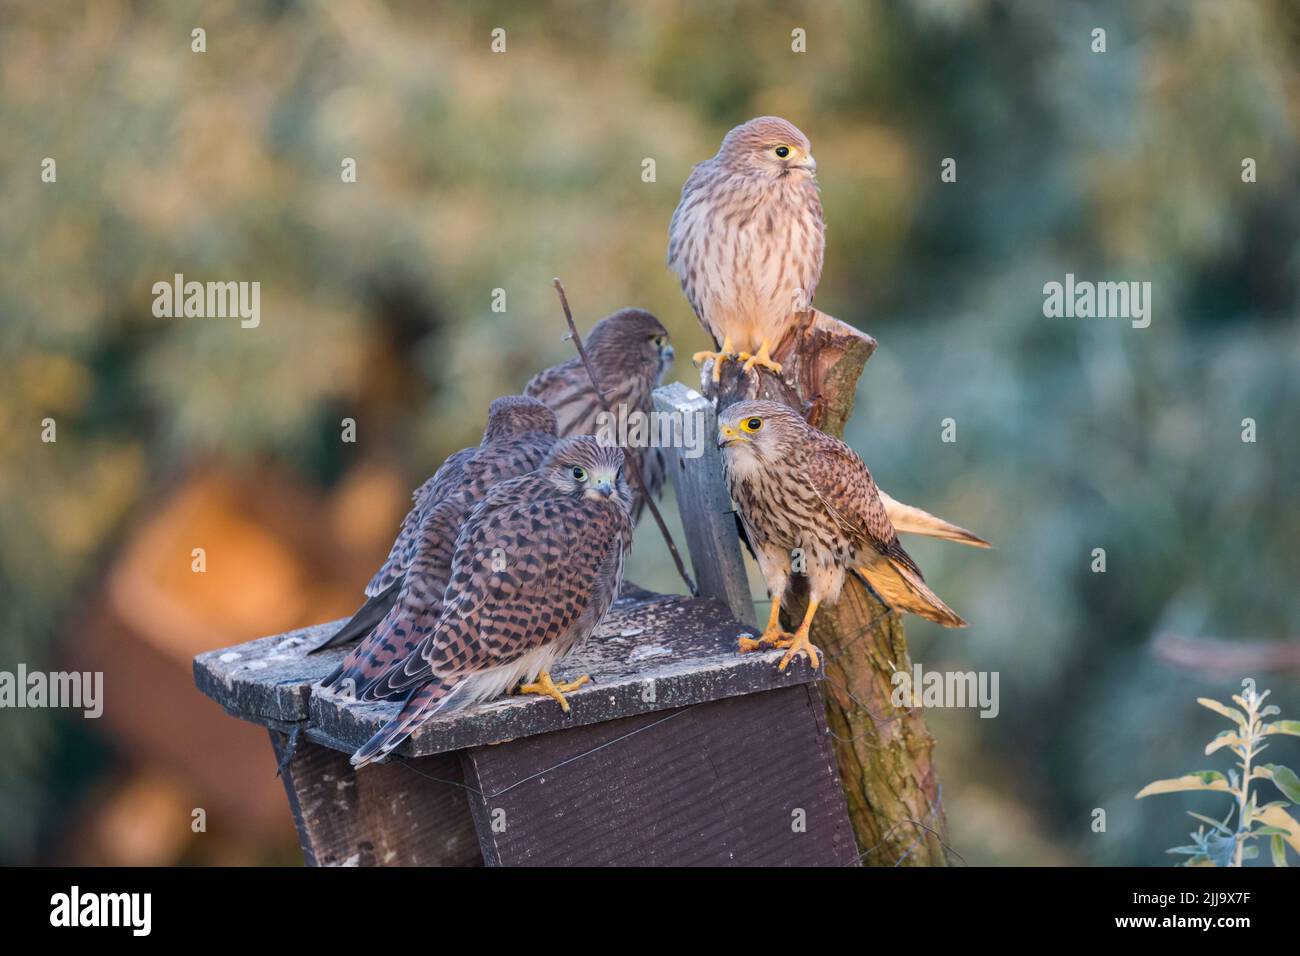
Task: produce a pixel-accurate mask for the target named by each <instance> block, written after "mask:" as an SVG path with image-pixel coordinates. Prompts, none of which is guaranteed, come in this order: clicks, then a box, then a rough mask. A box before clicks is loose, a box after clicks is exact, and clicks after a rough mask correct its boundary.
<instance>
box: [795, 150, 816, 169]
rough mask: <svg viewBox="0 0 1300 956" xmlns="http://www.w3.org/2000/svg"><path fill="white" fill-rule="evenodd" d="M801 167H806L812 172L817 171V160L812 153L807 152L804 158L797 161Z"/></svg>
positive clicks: (797, 164)
mask: <svg viewBox="0 0 1300 956" xmlns="http://www.w3.org/2000/svg"><path fill="white" fill-rule="evenodd" d="M795 165H796V166H798V167H799V168H800V169H806V170H808V172H810V173H816V172H817V160H815V159H813V154H812V153H807V154H806V155H805V156H804V158H803V159H802V160H800V161H799V162H797V163H795Z"/></svg>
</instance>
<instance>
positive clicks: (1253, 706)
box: [1137, 682, 1300, 866]
mask: <svg viewBox="0 0 1300 956" xmlns="http://www.w3.org/2000/svg"><path fill="white" fill-rule="evenodd" d="M1268 694H1269V692H1268V691H1264V692H1263V693H1262V694H1256V693H1255V691H1254V687H1253V682H1251V686H1250V688H1249V689H1248V690H1246V691H1244V692H1243V693H1242V694H1240V695H1234V696H1233V698H1232V700H1233V703H1235V704H1236V705H1237V707H1228V706H1227V705H1225V704H1221V703H1219V702H1218V701H1217V700H1210V699H1209V698H1208V697H1198V698H1197V699H1196V702H1197V703H1198V704H1200V705H1201V706H1202V707H1208V708H1209V709H1210V710H1212V711H1214V712H1215V713H1216V714H1219V715H1220V716H1222V717H1226V718H1227V719H1228V720H1230V721H1232V722H1233V723H1234V724H1236V729H1235V730H1225V731H1223V732H1222V733H1220V734H1219V735H1218V736H1217V737H1215V738H1214V739H1213V740H1212V741H1210V743H1209V745H1208V746H1206V748H1205V753H1206V756H1208V755H1210V754H1212V753H1214V752H1215V751H1217V750H1222V749H1223V748H1225V747H1227V748H1229V749H1230V750H1231V751H1232V752H1233V753H1234V754H1236V755H1237V767H1236V769H1233V770H1229V771H1228V775H1227V776H1226V777H1225V776H1224V775H1223V774H1221V773H1219V772H1218V771H1217V770H1198V771H1196V772H1195V773H1189V774H1187V775H1185V776H1182V777H1176V778H1174V779H1172V780H1157V781H1155V782H1154V783H1149V784H1147V785H1146V786H1145V787H1143V788H1142V790H1141V791H1140V792H1139V793H1138V795H1137V799H1139V800H1141V799H1142V798H1143V797H1149V796H1152V795H1153V794H1157V793H1177V792H1180V791H1184V790H1209V791H1212V792H1216V793H1224V794H1227V795H1229V796H1230V797H1232V800H1233V802H1232V806H1230V807H1229V808H1228V813H1227V815H1226V816H1225V817H1224V818H1223V819H1222V820H1215V819H1214V818H1213V817H1207V816H1204V815H1203V814H1200V813H1192V812H1191V811H1190V810H1189V811H1188V813H1189V814H1190V815H1191V816H1192V817H1194V818H1195V819H1197V820H1199V821H1201V824H1202V825H1201V826H1199V827H1197V829H1196V832H1195V833H1193V834H1192V835H1191V837H1192V843H1191V844H1190V845H1188V846H1176V847H1174V848H1173V849H1171V850H1169V851H1168V852H1169V853H1173V854H1177V855H1180V856H1186V857H1187V860H1186V861H1185V862H1184V863H1183V864H1182V865H1183V866H1241V865H1242V863H1243V862H1244V861H1246V860H1252V859H1254V858H1256V857H1257V856H1259V847H1258V846H1257V845H1256V844H1255V843H1254V841H1255V840H1257V839H1260V838H1261V837H1266V838H1268V841H1269V849H1270V851H1271V853H1272V857H1273V865H1274V866H1286V865H1287V858H1286V851H1287V847H1288V846H1290V847H1291V849H1292V850H1293V851H1294V852H1295V853H1297V854H1300V823H1297V822H1296V820H1295V818H1294V817H1292V816H1291V814H1290V813H1288V812H1287V809H1288V808H1289V807H1291V806H1293V805H1295V804H1300V778H1297V777H1296V774H1295V771H1293V770H1291V769H1290V768H1289V767H1284V766H1282V765H1281V764H1275V763H1259V762H1258V761H1257V760H1256V758H1257V757H1258V756H1259V755H1260V753H1262V752H1263V751H1264V750H1265V749H1266V748H1267V747H1268V744H1267V743H1266V742H1265V741H1266V739H1267V738H1269V737H1272V736H1274V735H1276V734H1289V735H1291V736H1292V737H1300V720H1274V721H1272V722H1270V723H1265V720H1266V719H1267V718H1270V717H1276V716H1277V715H1278V714H1279V713H1281V711H1280V710H1279V709H1278V708H1277V707H1272V706H1269V707H1265V706H1264V699H1265V698H1266V697H1268ZM1238 707H1239V708H1241V709H1240V710H1238V709H1237V708H1238ZM1257 780H1263V781H1267V782H1269V783H1271V784H1273V786H1275V787H1276V788H1277V789H1278V790H1279V791H1281V793H1282V796H1283V797H1284V798H1285V799H1282V800H1274V801H1272V802H1271V803H1266V804H1264V805H1263V806H1262V807H1261V806H1260V805H1259V789H1258V788H1257V787H1252V784H1254V783H1255V781H1257ZM1234 816H1235V817H1236V823H1235V825H1233V823H1232V821H1233V817H1234ZM1207 826H1208V827H1209V829H1206V827H1207Z"/></svg>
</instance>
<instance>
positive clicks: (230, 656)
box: [217, 651, 241, 664]
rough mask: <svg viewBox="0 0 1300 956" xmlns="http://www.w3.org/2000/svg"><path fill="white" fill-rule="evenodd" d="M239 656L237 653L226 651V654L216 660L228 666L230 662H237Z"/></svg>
mask: <svg viewBox="0 0 1300 956" xmlns="http://www.w3.org/2000/svg"><path fill="white" fill-rule="evenodd" d="M240 656H241V655H240V653H239V652H238V651H226V653H224V654H222V655H221V656H220V657H218V658H217V660H219V661H221V662H222V663H223V664H229V663H230V662H231V661H237V660H239V658H240Z"/></svg>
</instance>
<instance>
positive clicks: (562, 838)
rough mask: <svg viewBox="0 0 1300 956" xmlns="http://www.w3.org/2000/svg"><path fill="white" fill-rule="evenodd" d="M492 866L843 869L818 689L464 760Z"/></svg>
mask: <svg viewBox="0 0 1300 956" xmlns="http://www.w3.org/2000/svg"><path fill="white" fill-rule="evenodd" d="M464 765H465V782H466V783H467V784H468V785H470V786H471V787H473V788H474V789H475V790H476V791H478V793H477V794H475V795H473V796H471V799H470V806H471V808H472V810H473V814H474V822H475V824H476V825H477V827H478V834H479V842H480V845H481V847H482V850H483V858H484V860H485V862H487V863H488V864H489V865H498V866H518V865H531V866H573V865H588V866H590V865H625V866H626V865H640V866H653V865H665V864H667V865H678V866H681V865H715V866H719V865H720V866H759V865H852V864H854V863H855V862H856V861H857V849H856V846H855V844H854V839H853V831H852V827H851V826H850V824H849V819H848V814H847V810H846V807H845V803H844V796H843V793H842V791H841V789H840V781H839V774H838V773H837V771H836V768H835V763H834V758H833V755H832V752H831V748H830V743H829V738H828V736H827V733H826V725H825V718H824V714H823V703H822V699H821V694H820V691H819V689H818V687H817V686H816V685H815V684H799V685H796V686H793V687H788V688H784V689H780V690H772V691H767V692H764V693H757V694H749V695H746V696H742V697H731V698H727V699H723V700H718V701H711V702H707V703H701V704H696V705H694V706H689V707H683V708H678V709H674V710H670V711H667V712H660V713H653V714H640V715H635V716H630V717H625V718H621V719H619V720H615V721H610V722H607V723H602V724H596V725H592V726H587V727H580V728H576V729H574V730H570V731H567V732H565V733H551V734H544V735H541V736H536V737H529V738H527V739H523V740H517V741H513V742H511V743H507V744H501V745H499V746H495V747H477V748H474V749H472V750H469V751H466V752H465V754H464Z"/></svg>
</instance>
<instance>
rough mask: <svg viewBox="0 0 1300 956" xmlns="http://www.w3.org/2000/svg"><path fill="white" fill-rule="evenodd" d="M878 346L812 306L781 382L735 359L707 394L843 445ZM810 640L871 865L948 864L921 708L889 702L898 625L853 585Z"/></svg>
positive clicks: (784, 358)
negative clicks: (790, 419)
mask: <svg viewBox="0 0 1300 956" xmlns="http://www.w3.org/2000/svg"><path fill="white" fill-rule="evenodd" d="M875 348H876V341H875V339H873V338H872V337H871V336H870V335H867V334H866V333H865V332H860V331H859V330H857V329H855V328H853V327H852V326H851V325H848V324H847V323H844V322H841V321H840V320H839V319H835V318H832V317H831V316H829V315H826V314H825V313H823V312H819V311H817V310H815V309H814V310H812V311H810V312H808V313H806V315H805V318H804V321H803V322H802V323H801V324H800V326H799V328H798V330H797V331H796V332H795V333H794V334H792V335H790V336H788V337H787V338H786V340H785V342H783V343H782V344H781V346H780V347H779V348H778V349H777V352H776V355H775V358H776V360H777V361H778V362H780V363H781V364H782V366H783V368H782V375H781V376H780V377H779V378H778V377H777V376H776V375H773V374H772V373H770V372H768V371H767V370H761V371H760V374H759V375H758V376H752V375H743V374H742V373H741V370H740V368H739V365H738V363H735V362H729V363H727V364H726V365H725V367H724V370H723V374H722V381H721V383H719V384H718V385H714V383H713V382H712V380H711V377H710V376H708V375H702V376H701V387H702V388H703V389H704V390H705V392H706V394H710V395H711V396H712V397H715V398H716V399H717V402H718V407H719V408H726V407H727V406H728V405H730V404H732V403H733V402H737V401H741V400H743V399H747V398H760V397H761V398H769V399H773V400H775V401H781V402H784V403H785V404H787V405H790V406H792V407H793V408H797V409H798V410H799V411H800V412H801V413H802V414H803V415H804V416H805V417H806V418H807V419H808V421H809V422H811V423H812V424H813V425H815V426H817V427H818V428H820V429H821V430H822V431H824V432H826V433H827V434H830V435H834V436H836V437H842V436H843V434H844V425H845V423H846V422H847V421H848V419H849V416H850V415H851V414H852V413H853V401H854V396H855V392H856V390H857V383H858V378H859V376H860V375H861V374H862V369H863V366H865V364H866V362H867V359H869V358H870V357H871V354H872V353H873V352H874V351H875ZM798 581H799V579H797V578H796V582H798ZM806 601H807V599H806V596H804V595H801V594H799V593H798V592H796V593H795V595H794V596H793V600H789V601H787V608H786V613H787V615H791V616H792V618H793V621H798V620H799V618H800V617H802V611H803V608H804V607H806ZM786 626H787V627H790V626H792V621H791V620H787V621H786ZM812 636H813V640H814V642H815V643H816V644H817V646H818V647H820V648H821V649H822V651H823V657H824V659H825V668H826V684H827V690H828V691H829V693H827V694H826V695H825V697H826V712H827V713H826V717H827V724H828V726H829V727H830V730H831V733H832V735H833V736H834V739H835V751H836V758H837V760H838V763H839V770H840V777H841V780H842V781H843V784H844V792H845V797H846V799H847V801H848V806H849V816H850V819H851V820H852V823H853V830H854V833H855V835H856V837H857V841H858V847H859V850H860V852H861V858H862V862H863V863H864V864H865V865H868V866H895V865H903V866H943V865H945V864H946V863H947V855H946V853H945V850H944V846H943V842H942V841H943V839H944V833H945V831H946V829H947V822H946V820H945V818H944V812H943V806H942V804H941V802H940V788H939V781H938V778H937V776H936V775H935V771H934V764H933V760H932V756H933V751H934V738H933V737H931V736H930V733H929V731H928V730H927V729H926V726H925V720H924V718H923V717H922V716H921V712H920V711H919V710H914V709H898V708H895V707H894V706H893V704H892V703H891V701H890V697H891V695H892V693H893V691H894V685H893V684H892V683H891V677H892V676H893V674H894V673H895V671H905V672H910V671H911V668H912V664H911V658H910V656H909V655H908V650H907V637H906V635H905V634H904V632H903V625H902V622H901V621H900V619H899V616H898V615H896V614H893V613H891V612H890V611H889V609H888V608H886V607H885V606H884V605H883V604H881V602H880V601H879V600H878V599H877V598H876V597H875V595H874V594H872V593H871V592H870V590H868V589H867V588H866V587H865V586H864V585H863V584H862V583H861V582H860V581H859V580H858V579H857V578H856V577H854V576H850V577H849V578H848V579H847V580H846V581H845V583H844V590H843V593H842V594H841V596H840V601H839V603H838V604H837V605H835V606H834V607H826V608H823V609H822V610H821V611H819V612H818V614H817V617H816V619H815V621H814V623H813V629H812Z"/></svg>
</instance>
